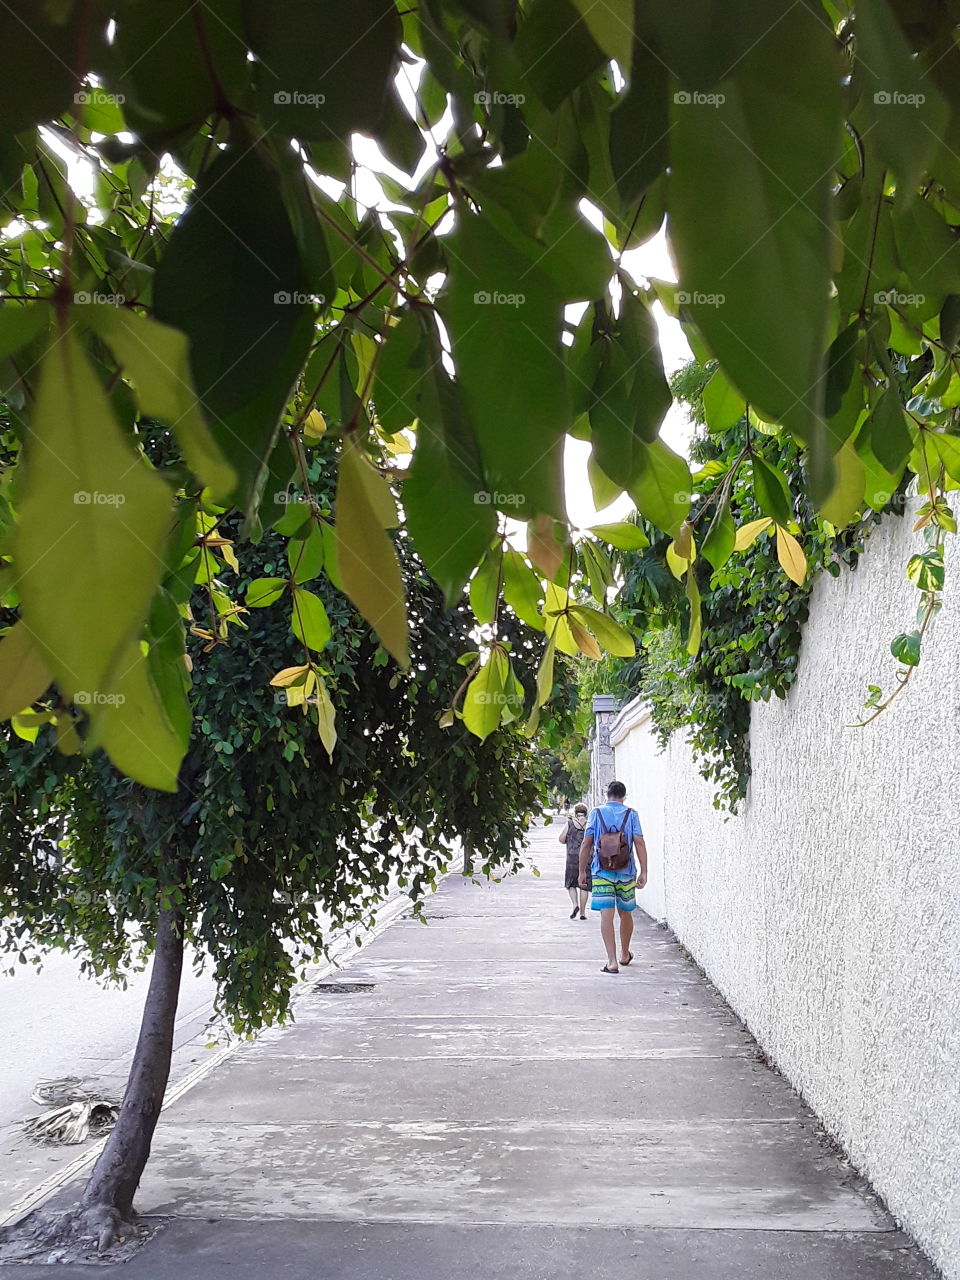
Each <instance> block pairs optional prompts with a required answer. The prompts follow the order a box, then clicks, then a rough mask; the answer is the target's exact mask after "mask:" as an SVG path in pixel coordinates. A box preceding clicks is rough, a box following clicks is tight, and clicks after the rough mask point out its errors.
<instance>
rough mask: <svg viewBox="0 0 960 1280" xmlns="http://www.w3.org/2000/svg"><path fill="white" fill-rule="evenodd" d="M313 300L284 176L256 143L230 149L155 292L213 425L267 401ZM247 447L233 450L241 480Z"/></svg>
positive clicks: (181, 230)
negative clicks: (185, 350) (185, 348)
mask: <svg viewBox="0 0 960 1280" xmlns="http://www.w3.org/2000/svg"><path fill="white" fill-rule="evenodd" d="M307 299H308V293H307V283H306V276H305V273H304V269H303V264H302V262H301V260H300V255H299V251H298V249H297V243H296V240H295V238H294V235H293V232H292V230H291V228H290V222H289V220H288V218H287V214H286V211H285V210H284V207H283V202H282V201H281V199H280V196H279V192H278V181H277V175H276V174H274V173H271V172H270V171H269V170H268V169H267V168H266V166H265V165H264V164H263V162H262V161H261V160H260V158H259V157H258V155H257V152H256V150H255V149H254V147H253V145H252V144H251V143H248V142H244V143H238V144H236V145H234V146H231V147H229V148H227V150H226V151H224V152H223V153H222V154H221V155H220V156H219V157H218V158H217V159H216V160H215V161H214V163H213V164H212V165H210V167H209V168H208V169H206V170H205V171H204V173H203V174H202V175H201V178H200V181H199V182H198V184H197V187H196V189H195V191H194V193H193V196H192V198H191V200H190V204H189V205H188V207H187V210H186V212H185V213H184V214H183V216H182V217H181V219H180V221H179V222H178V223H177V225H176V227H175V228H174V231H173V234H172V235H171V237H170V243H169V245H168V247H167V251H166V253H165V254H164V256H163V258H162V260H161V263H160V267H159V269H158V271H157V276H156V281H155V284H154V306H155V312H156V316H157V319H158V320H161V321H163V322H164V323H166V324H169V325H172V326H173V327H174V328H175V329H181V330H182V331H183V332H184V333H185V334H186V335H187V338H188V339H189V341H190V364H191V368H192V371H193V381H194V385H195V387H196V390H197V394H198V395H199V397H200V400H201V402H202V404H203V406H204V408H205V409H206V411H207V414H208V415H209V416H210V418H211V419H212V420H213V421H214V422H215V424H216V423H217V422H220V423H223V422H224V421H225V420H226V418H227V416H228V415H230V414H231V413H235V412H238V411H241V410H243V409H244V408H245V407H247V406H249V405H250V404H251V403H252V402H253V401H254V400H255V399H256V398H257V397H258V396H260V395H262V394H264V393H265V391H266V389H267V388H268V387H269V386H270V384H271V381H272V380H273V378H274V377H275V376H276V371H277V368H278V366H283V365H285V364H286V363H287V359H288V353H289V351H290V348H291V346H292V345H294V344H295V343H296V341H297V334H298V330H300V328H301V322H302V320H303V318H304V316H305V315H309V314H310V308H309V306H308V301H307ZM288 388H289V383H288ZM272 426H273V424H271V429H272ZM227 434H228V432H227V431H226V430H224V431H223V432H221V433H220V439H221V444H222V445H223V446H224V448H225V449H227V447H228V440H226V439H224V438H223V437H224V436H226V435H227ZM245 445H246V442H244V445H239V444H238V447H237V449H236V450H233V451H230V450H228V456H229V458H230V461H231V462H233V463H234V465H235V466H236V467H237V469H238V471H240V472H241V473H242V472H243V471H244V470H245V469H246V467H247V464H248V462H249V456H248V455H247V453H246V448H245ZM260 456H261V455H260V454H259V452H258V453H257V464H258V465H259V458H260Z"/></svg>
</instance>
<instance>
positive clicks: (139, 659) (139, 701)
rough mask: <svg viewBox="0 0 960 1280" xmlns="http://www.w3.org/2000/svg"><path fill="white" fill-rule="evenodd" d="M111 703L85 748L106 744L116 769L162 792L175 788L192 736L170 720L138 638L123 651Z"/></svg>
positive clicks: (104, 707) (100, 715) (99, 714)
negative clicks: (188, 740)
mask: <svg viewBox="0 0 960 1280" xmlns="http://www.w3.org/2000/svg"><path fill="white" fill-rule="evenodd" d="M110 696H111V697H112V698H113V701H112V702H108V703H106V704H103V705H102V706H101V707H100V709H99V710H98V711H97V714H96V720H95V724H96V733H95V735H94V736H92V737H90V738H88V739H87V744H86V745H87V748H88V749H90V748H91V747H93V746H100V747H103V749H104V751H106V753H107V755H108V756H109V757H110V759H111V760H112V761H113V763H114V764H115V765H116V767H117V768H118V769H120V770H121V771H122V772H123V773H126V774H128V775H129V776H130V777H131V778H136V779H137V781H138V782H142V783H144V784H145V785H146V786H148V787H156V789H157V790H158V791H176V789H177V775H178V773H179V771H180V762H181V760H182V759H183V757H184V755H185V754H186V750H187V737H188V734H185V733H178V732H177V729H176V728H175V727H174V725H173V724H172V723H171V721H170V718H169V716H168V715H167V712H166V709H165V708H164V705H163V701H162V699H161V697H160V694H159V692H158V690H157V687H156V685H155V684H154V682H153V679H152V677H151V675H150V665H149V660H148V658H147V656H146V654H144V652H143V650H142V648H141V646H140V643H139V642H138V641H135V642H134V643H133V644H131V645H130V646H129V648H128V649H127V651H126V653H125V654H124V658H123V662H122V664H121V669H120V671H119V679H118V680H117V683H116V689H115V693H113V694H112V695H110Z"/></svg>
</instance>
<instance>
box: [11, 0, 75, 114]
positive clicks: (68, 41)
mask: <svg viewBox="0 0 960 1280" xmlns="http://www.w3.org/2000/svg"><path fill="white" fill-rule="evenodd" d="M84 26H85V24H84V23H83V21H82V15H81V14H80V13H79V12H77V11H74V12H73V13H72V14H71V13H70V7H69V6H53V5H43V4H40V3H38V2H37V0H10V2H9V3H5V4H3V5H0V83H2V84H3V98H2V107H0V119H2V122H3V133H4V134H15V133H20V132H21V130H24V129H29V128H30V127H31V125H35V124H40V123H42V122H45V121H48V120H54V119H56V117H57V116H59V115H61V114H63V112H65V111H69V110H70V109H71V108H72V107H73V106H74V102H73V95H74V94H75V93H78V92H81V91H82V90H81V84H80V81H79V79H78V77H77V66H78V61H79V58H80V49H81V48H82V41H83V35H84Z"/></svg>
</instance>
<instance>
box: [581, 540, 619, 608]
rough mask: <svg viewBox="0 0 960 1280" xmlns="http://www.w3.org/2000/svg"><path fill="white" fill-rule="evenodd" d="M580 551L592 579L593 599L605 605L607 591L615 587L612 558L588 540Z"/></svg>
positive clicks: (588, 575)
mask: <svg viewBox="0 0 960 1280" xmlns="http://www.w3.org/2000/svg"><path fill="white" fill-rule="evenodd" d="M580 551H581V553H582V555H583V563H584V568H585V569H586V571H587V577H588V578H589V579H590V590H591V591H592V593H593V598H594V599H595V600H596V601H597V602H598V603H600V604H604V603H605V602H606V599H607V589H608V588H609V587H612V586H613V566H612V565H611V564H610V557H609V556H608V555H607V553H606V552H605V551H604V550H603V549H602V548H601V547H600V546H599V545H598V544H597V543H596V542H591V541H590V540H589V539H588V538H585V539H584V540H583V542H581V543H580Z"/></svg>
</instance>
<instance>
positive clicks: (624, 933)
mask: <svg viewBox="0 0 960 1280" xmlns="http://www.w3.org/2000/svg"><path fill="white" fill-rule="evenodd" d="M617 915H618V916H619V917H620V963H621V964H626V963H627V961H628V960H629V959H630V939H631V938H632V937H633V912H632V911H619V910H618V911H617Z"/></svg>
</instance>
